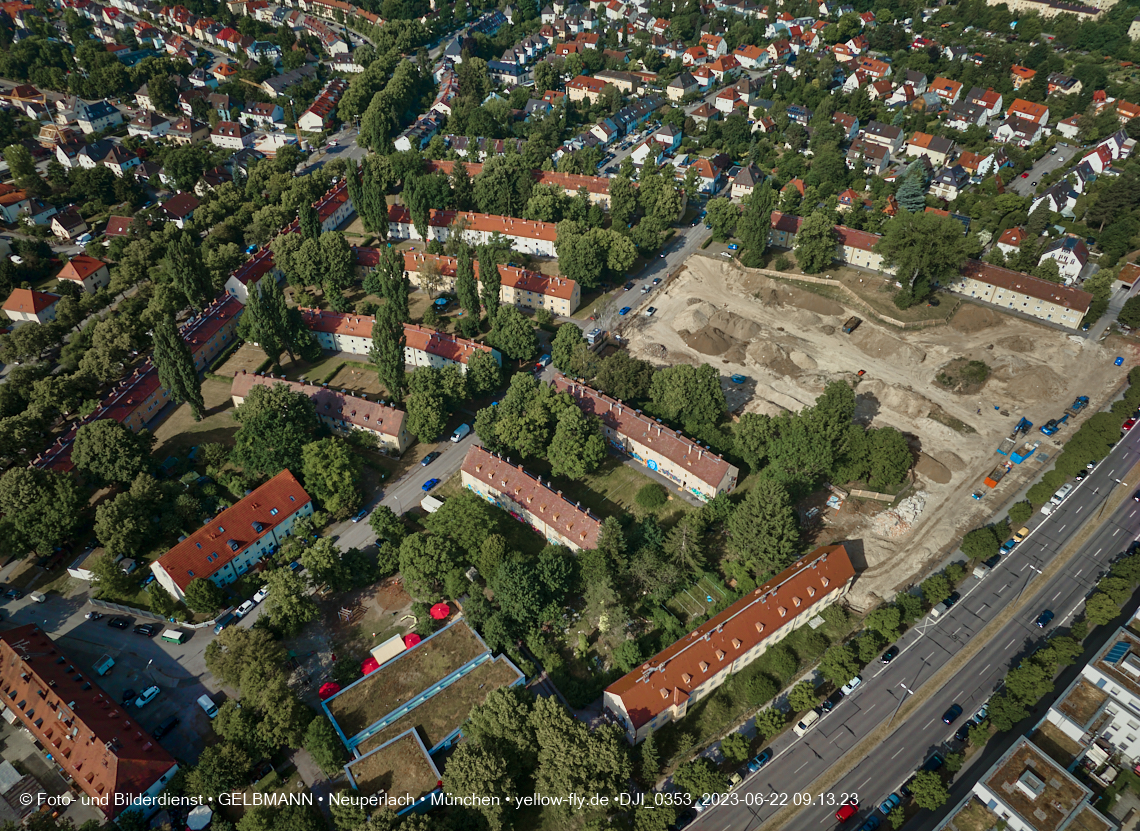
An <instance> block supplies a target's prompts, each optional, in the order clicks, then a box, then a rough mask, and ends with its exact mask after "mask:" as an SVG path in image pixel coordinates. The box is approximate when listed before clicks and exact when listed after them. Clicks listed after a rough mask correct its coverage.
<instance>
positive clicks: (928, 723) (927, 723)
mask: <svg viewBox="0 0 1140 831" xmlns="http://www.w3.org/2000/svg"><path fill="white" fill-rule="evenodd" d="M936 721H938V719H936V718H932V719H931V720H930V721H928V722H926V727H924V728H922V729H923V730H925V729H927V727H930V725H932V724H934V722H936Z"/></svg>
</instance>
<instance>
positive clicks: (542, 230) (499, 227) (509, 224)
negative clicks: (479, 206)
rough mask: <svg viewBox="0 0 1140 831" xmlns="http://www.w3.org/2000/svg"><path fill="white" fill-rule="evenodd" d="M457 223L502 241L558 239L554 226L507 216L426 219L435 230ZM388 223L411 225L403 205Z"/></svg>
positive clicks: (461, 214)
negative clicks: (461, 221) (512, 238)
mask: <svg viewBox="0 0 1140 831" xmlns="http://www.w3.org/2000/svg"><path fill="white" fill-rule="evenodd" d="M346 198H347V197H346ZM456 219H463V220H465V221H466V223H467V229H468V230H469V231H481V232H486V233H495V232H498V233H500V234H502V235H503V236H505V237H525V238H527V239H540V240H545V241H547V242H554V240H555V238H556V237H557V236H558V226H556V225H555V224H554V223H553V222H534V221H532V220H529V219H514V218H512V217H509V216H496V215H495V214H477V213H472V212H470V211H437V210H435V209H432V211H431V212H430V214H429V215H428V224H429V225H434V226H435V227H437V228H447V227H449V226H450V225H451V224H452V223H453V222H454V221H455V220H456ZM388 221H389V222H398V223H402V224H405V225H410V224H411V222H412V215H411V213H410V212H409V211H408V209H407V208H405V207H404V206H403V205H393V206H392V207H391V208H390V209H389V210H388Z"/></svg>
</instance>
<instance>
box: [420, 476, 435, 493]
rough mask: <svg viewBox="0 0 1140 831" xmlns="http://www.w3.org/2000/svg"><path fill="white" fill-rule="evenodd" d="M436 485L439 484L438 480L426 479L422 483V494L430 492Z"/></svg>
mask: <svg viewBox="0 0 1140 831" xmlns="http://www.w3.org/2000/svg"><path fill="white" fill-rule="evenodd" d="M438 484H439V480H438V479H428V480H427V481H426V482H424V486H423V488H422V490H423V492H424V493H427V492H428V491H430V490H431V489H432V488H434V487H435V486H436V485H438Z"/></svg>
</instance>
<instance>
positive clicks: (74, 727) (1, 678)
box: [0, 624, 175, 817]
mask: <svg viewBox="0 0 1140 831" xmlns="http://www.w3.org/2000/svg"><path fill="white" fill-rule="evenodd" d="M87 666H88V663H87V661H86V660H84V661H79V660H76V659H75V658H73V657H71V656H69V655H68V654H67V653H66V652H64V651H63V650H62V649H61V648H60V647H59V646H58V645H57V644H56V643H55V642H54V641H52V640H51V639H50V638H49V637H48V636H47V635H46V634H44V632H43V631H41V630H40V628H39V627H38V626H36V625H35V624H26V625H24V626H19V627H17V628H15V629H9V630H8V631H7V632H2V633H0V685H2V686H3V688H4V690H5V691H6V692H7V695H6V696H5V701H9V702H10V703H9V708H10V709H11V711H12V712H13V713H14V715H15V717H16V718H18V719H19V720H20V722H21V724H22V725H23V726H24V727H25V728H26V729H27V730H28V731H29V732H30V733H31V734H32V736H34V737H35V739H36V741H38V742H39V743H40V744H41V745H42V746H43V747H44V748H46V749H47V751H48V752H49V753H51V754H52V758H53V760H54V763H55V764H56V765H58V766H59V767H61V768H62V769H63V770H64V771H65V772H66V773H67V775H68V776H69V777H70V778H71V779H72V780H73V783H72V784H73V787H78V788H80V789H81V790H83V791H84V792H85V793H86V795H87V796H89V797H93V798H94V800H95V801H94V802H93V804H95V805H96V807H98V809H99V810H101V811H102V812H103V814H104V815H105V816H107V817H114V816H115V815H117V814H119V813H120V812H121V811H122V810H123V809H124V808H125V807H126V805H117V804H116V802H117V800H116V796H117V795H118V796H120V797H125V799H124V800H123V801H125V802H128V803H129V802H130V800H131V798H132V797H137V796H140V795H142V794H143V793H145V792H146V790H147V789H148V788H149V787H150V786H151V785H153V784H154V783H155V782H157V781H158V779H159V778H160V777H162V776H163V774H165V773H166V772H167V771H169V770H171V769H172V768H173V767H174V764H175V762H174V759H173V758H172V757H171V755H170V754H169V753H167V752H166V750H164V749H163V747H162V746H161V745H159V743H158V742H156V741H155V740H154V739H153V738H152V737H151V736H150V735H149V734H148V733H147V732H146V731H145V730H144V729H143V728H142V725H140V724H139V723H138V720H137V719H136V718H135V716H134V714H133V713H130V712H126V711H125V710H124V708H123V707H121V706H120V705H119V703H118V700H117V699H115V698H112V697H111V696H109V695H107V693H106V692H104V690H103V689H102V687H100V686H99V684H98V683H97V679H96V678H94V677H93V676H92V674H89V673H88V672H87V669H86V668H87ZM41 697H42V700H41ZM17 701H26V702H28V705H27V710H28V713H25V712H23V710H24V708H22V707H16V706H15V704H14V702H17ZM33 709H34V710H35V713H34V715H33V714H31V711H32V710H33ZM73 733H74V738H73ZM104 803H106V804H104Z"/></svg>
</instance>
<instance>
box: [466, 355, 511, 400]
mask: <svg viewBox="0 0 1140 831" xmlns="http://www.w3.org/2000/svg"><path fill="white" fill-rule="evenodd" d="M464 378H465V379H466V380H467V390H468V392H469V393H470V394H471V395H473V396H479V395H487V394H488V393H490V392H494V391H495V390H497V389H498V388H499V387H501V386H502V385H503V368H502V367H501V366H499V362H498V361H497V360H496V359H495V356H494V354H492V353H491V352H490V351H488V350H485V349H478V350H476V351H474V352H472V353H471V354H470V355H468V356H467V372H466V374H465V375H464Z"/></svg>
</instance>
